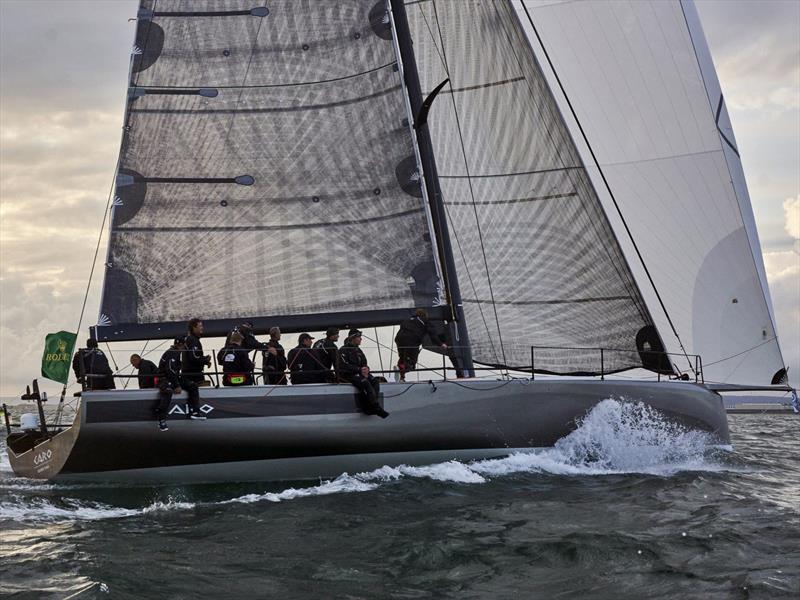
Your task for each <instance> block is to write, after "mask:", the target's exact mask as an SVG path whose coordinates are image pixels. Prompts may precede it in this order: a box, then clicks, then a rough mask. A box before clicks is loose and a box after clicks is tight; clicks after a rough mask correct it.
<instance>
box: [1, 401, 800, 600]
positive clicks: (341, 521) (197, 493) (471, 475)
mask: <svg viewBox="0 0 800 600" xmlns="http://www.w3.org/2000/svg"><path fill="white" fill-rule="evenodd" d="M12 410H17V411H19V407H13V408H12ZM730 425H731V430H732V441H733V451H732V452H731V451H725V450H720V449H718V448H715V447H713V445H712V444H711V442H710V440H709V439H708V438H706V437H705V436H704V435H703V434H699V433H694V432H686V431H682V430H680V429H677V428H675V427H672V426H670V425H668V424H666V423H664V422H662V421H661V420H660V419H659V418H658V417H657V415H655V414H653V413H651V412H649V411H648V410H647V409H645V408H644V407H642V406H636V405H630V404H621V403H619V402H617V401H615V400H606V401H604V402H603V403H601V404H600V405H598V407H596V408H595V409H594V410H593V411H592V412H591V413H590V414H589V415H588V416H587V417H586V418H585V420H584V422H583V424H582V425H581V426H580V427H579V428H578V429H577V430H576V431H574V432H573V433H572V434H570V435H569V436H568V437H565V438H563V439H562V440H560V442H559V443H558V445H557V446H556V447H555V448H553V449H551V450H547V451H545V452H543V453H540V454H537V455H516V456H511V457H508V458H505V459H498V460H488V461H478V462H473V463H466V464H462V463H458V462H447V463H441V464H434V465H430V466H426V467H417V468H412V467H402V466H401V467H395V468H390V467H384V468H382V469H378V470H377V471H372V472H369V473H350V474H342V475H341V476H339V477H338V478H336V479H333V480H328V481H319V482H284V483H272V484H270V483H248V484H230V485H204V486H203V485H195V486H173V487H124V486H110V485H66V484H63V485H54V484H49V483H42V482H37V481H33V480H28V479H20V478H16V477H14V475H13V473H12V472H11V468H10V466H9V462H8V458H7V456H6V451H5V439H3V441H2V442H1V443H0V454H1V455H2V458H0V597H11V598H79V599H82V600H83V599H89V598H137V599H138V598H281V599H292V598H323V599H327V598H348V599H355V598H370V599H371V598H381V599H382V598H398V599H399V598H458V599H470V598H545V599H550V598H582V599H583V598H613V599H618V598H702V599H704V600H706V599H714V598H724V599H728V598H768V599H773V598H795V599H796V598H800V417H798V416H797V415H791V414H782V415H768V416H761V415H732V416H730ZM3 435H4V434H3Z"/></svg>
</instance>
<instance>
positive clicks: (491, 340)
mask: <svg viewBox="0 0 800 600" xmlns="http://www.w3.org/2000/svg"><path fill="white" fill-rule="evenodd" d="M419 10H420V14H421V15H422V19H423V20H424V21H425V26H426V27H427V28H428V33H429V35H430V38H431V41H432V42H433V47H434V48H435V49H436V53H437V54H438V55H439V60H440V61H441V63H442V66H443V67H444V69H445V72H447V66H446V64H445V62H444V58H443V57H442V54H441V52H439V46H438V44H437V42H436V37H435V36H434V34H433V30H432V29H431V26H430V24H429V23H428V18H427V17H426V16H425V10H424V9H423V8H422V6H421V5H420V7H419ZM450 85H451V88H452V83H451V84H450ZM439 179H442V177H441V176H439ZM442 206H443V207H444V211H445V215H446V217H447V221H448V223H450V231H451V233H452V236H453V238H454V239H455V241H456V246H457V247H458V253H459V254H460V255H461V262H462V263H463V264H464V272H465V273H466V274H467V280H468V281H469V285H470V287H471V288H472V294H473V295H474V296H475V298H476V299H477V298H478V290H477V288H476V287H475V282H474V281H473V279H472V273H470V269H469V263H468V262H467V257H466V256H465V255H464V249H463V248H462V246H461V240H460V239H459V237H458V228H457V227H456V224H455V221H454V220H453V217H452V216H451V215H450V210H449V209H448V207H447V202H442ZM476 306H477V307H478V312H479V313H480V315H481V321H483V326H484V328H485V329H486V336H487V338H488V340H489V344H490V345H491V347H492V352H493V353H494V356H495V358H497V349H496V348H495V345H494V336H492V332H491V330H490V329H489V323H488V322H487V321H486V315H485V314H484V312H483V305H482V303H480V302H476Z"/></svg>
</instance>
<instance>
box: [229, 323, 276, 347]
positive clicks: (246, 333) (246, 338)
mask: <svg viewBox="0 0 800 600" xmlns="http://www.w3.org/2000/svg"><path fill="white" fill-rule="evenodd" d="M234 331H238V332H239V333H241V334H242V338H243V339H242V348H244V349H245V350H266V349H267V347H268V346H267V344H265V343H264V342H259V341H258V339H256V336H255V335H254V334H253V323H252V322H250V321H243V322H242V323H241V324H240V325H237V326H236V327H234V328H233V329H231V332H230V333H229V334H228V337H227V338H226V339H225V347H227V346H228V343H229V342H230V341H231V335H232V334H233V332H234Z"/></svg>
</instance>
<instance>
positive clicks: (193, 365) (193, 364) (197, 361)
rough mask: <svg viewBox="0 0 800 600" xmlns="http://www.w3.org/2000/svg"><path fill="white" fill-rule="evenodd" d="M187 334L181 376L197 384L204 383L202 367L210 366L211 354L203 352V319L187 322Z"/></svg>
mask: <svg viewBox="0 0 800 600" xmlns="http://www.w3.org/2000/svg"><path fill="white" fill-rule="evenodd" d="M188 329H189V335H187V336H186V351H185V352H184V353H183V359H182V361H181V362H182V363H183V376H184V377H185V378H186V379H188V380H190V381H194V382H195V383H196V384H198V385H204V384H205V380H206V378H205V375H203V369H205V368H206V367H210V366H211V355H210V354H206V355H204V354H203V344H201V343H200V338H201V337H203V321H201V320H200V319H192V320H190V321H189V324H188Z"/></svg>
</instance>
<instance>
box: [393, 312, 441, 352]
mask: <svg viewBox="0 0 800 600" xmlns="http://www.w3.org/2000/svg"><path fill="white" fill-rule="evenodd" d="M426 333H427V334H428V336H429V337H430V338H431V341H432V342H433V343H434V344H439V345H441V344H444V343H445V342H444V337H443V336H442V335H441V334H440V332H439V331H438V330H437V329H436V328H435V327H434V326H433V325H432V324H431V322H430V321H428V320H427V319H423V318H422V317H419V316H414V317H411V318H410V319H406V320H405V321H403V322H402V323H400V330H399V331H398V332H397V335H396V336H395V338H394V341H395V343H396V344H397V346H398V347H404V346H408V347H418V346H420V345H422V342H423V340H424V339H425V334H426Z"/></svg>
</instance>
